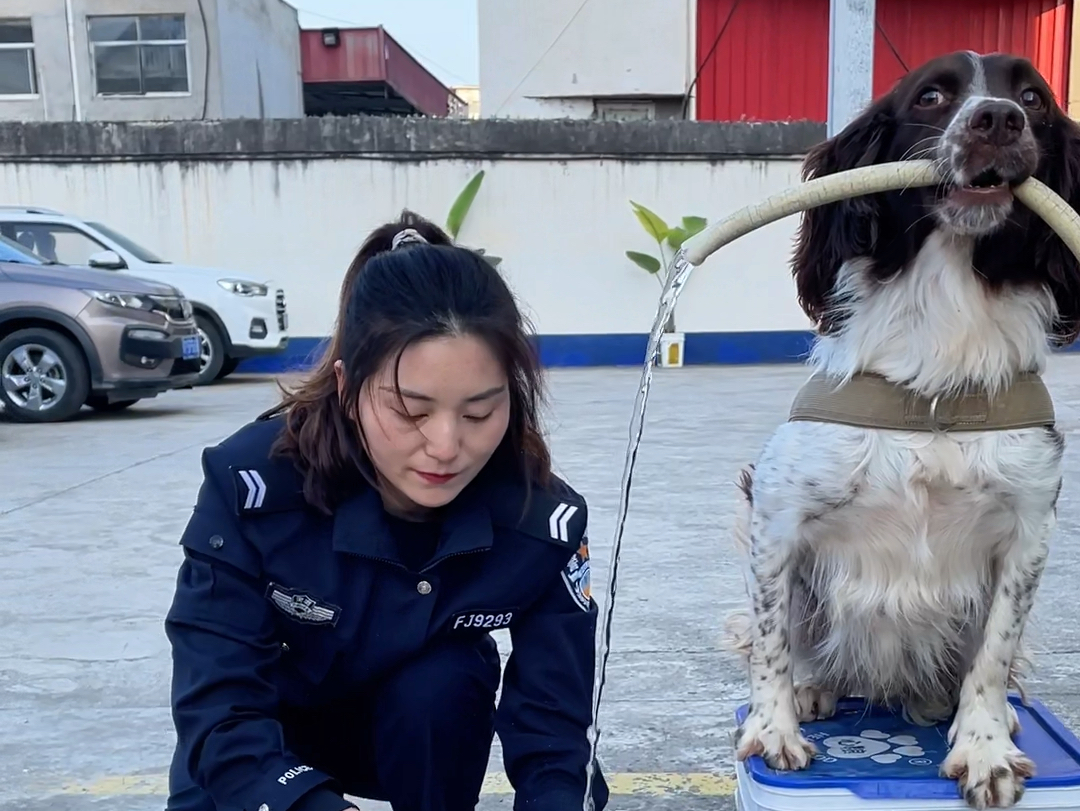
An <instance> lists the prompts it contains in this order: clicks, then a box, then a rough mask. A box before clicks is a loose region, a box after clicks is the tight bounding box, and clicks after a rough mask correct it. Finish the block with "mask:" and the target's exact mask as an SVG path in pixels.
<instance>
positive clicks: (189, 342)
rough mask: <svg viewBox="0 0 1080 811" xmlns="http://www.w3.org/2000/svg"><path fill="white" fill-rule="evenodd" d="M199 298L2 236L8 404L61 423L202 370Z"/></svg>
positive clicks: (0, 353)
mask: <svg viewBox="0 0 1080 811" xmlns="http://www.w3.org/2000/svg"><path fill="white" fill-rule="evenodd" d="M199 349H200V346H199V335H198V331H197V330H196V327H195V321H194V319H193V317H192V308H191V304H190V303H189V302H188V301H187V299H185V298H184V297H183V296H181V295H180V292H179V291H178V290H177V289H176V288H175V287H172V286H170V285H166V284H160V283H158V282H152V281H149V280H146V279H140V278H138V277H133V276H117V275H115V274H111V273H109V272H107V271H104V270H93V269H91V268H82V267H73V266H71V265H60V264H57V263H55V262H48V261H47V260H44V259H42V258H41V257H39V256H38V255H36V254H34V253H31V252H29V251H27V250H26V249H25V248H23V247H22V246H21V245H18V244H16V243H14V242H12V241H11V240H8V239H5V238H3V237H0V404H2V405H3V410H4V413H5V414H6V415H7V416H8V417H9V418H11V419H14V420H17V421H21V422H57V421H60V420H65V419H68V418H70V417H72V416H74V415H75V414H76V413H77V412H78V411H79V409H81V408H82V407H83V406H84V405H88V406H90V407H91V408H94V409H97V410H100V411H118V410H121V409H124V408H127V407H128V406H130V405H132V404H133V403H136V402H138V401H139V400H142V399H145V398H147V397H154V396H156V395H158V394H161V393H162V392H166V391H169V390H171V389H177V388H190V387H191V386H193V385H194V383H195V381H196V380H197V379H198V376H199V368H200V363H199Z"/></svg>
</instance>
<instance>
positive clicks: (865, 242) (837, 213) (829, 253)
mask: <svg viewBox="0 0 1080 811" xmlns="http://www.w3.org/2000/svg"><path fill="white" fill-rule="evenodd" d="M894 120H895V119H894V117H893V113H892V99H891V97H890V96H886V97H885V98H883V99H881V100H879V101H878V102H876V103H875V104H873V105H871V106H870V107H869V108H868V109H867V110H865V111H864V112H863V113H862V114H861V115H860V116H859V117H858V118H856V119H855V120H854V121H852V122H851V123H850V124H848V125H847V126H846V127H845V128H844V129H843V130H842V131H841V132H839V133H837V134H836V135H835V136H833V137H832V138H830V139H829V140H827V141H825V142H823V143H820V144H818V145H817V146H815V147H813V148H812V149H811V150H810V151H809V152H808V153H807V155H806V160H805V161H804V163H803V172H802V176H803V180H812V179H814V178H817V177H823V176H825V175H831V174H835V173H837V172H844V171H847V170H849V169H855V168H858V167H860V166H867V165H869V164H872V163H877V162H879V159H880V158H882V157H883V155H884V154H885V150H886V149H887V148H888V143H889V140H890V138H891V134H892V131H893V122H894ZM878 205H879V203H878V202H877V201H876V200H875V199H874V198H873V197H872V196H864V197H856V198H855V199H852V200H842V201H840V202H838V203H828V204H826V205H823V206H819V207H818V208H813V209H810V210H809V211H807V212H805V213H804V214H803V215H802V222H801V224H800V226H799V231H798V236H797V239H796V244H795V254H794V258H793V260H792V275H793V276H794V278H795V288H796V291H797V293H798V297H799V304H800V305H801V306H802V308H803V311H804V312H805V313H806V314H807V316H809V317H810V319H811V320H812V321H813V322H814V324H815V325H816V326H817V327H818V329H819V330H820V331H821V332H826V333H827V332H829V331H831V329H832V328H833V326H834V323H833V319H832V317H831V316H830V298H831V295H832V293H833V292H834V290H833V288H834V286H835V284H836V276H837V273H838V272H839V270H840V266H841V265H842V264H843V263H844V262H846V261H847V260H849V259H853V258H855V257H857V256H864V255H866V254H867V253H869V252H870V249H871V248H872V246H873V243H874V239H875V236H876V219H877V217H876V214H877V207H878Z"/></svg>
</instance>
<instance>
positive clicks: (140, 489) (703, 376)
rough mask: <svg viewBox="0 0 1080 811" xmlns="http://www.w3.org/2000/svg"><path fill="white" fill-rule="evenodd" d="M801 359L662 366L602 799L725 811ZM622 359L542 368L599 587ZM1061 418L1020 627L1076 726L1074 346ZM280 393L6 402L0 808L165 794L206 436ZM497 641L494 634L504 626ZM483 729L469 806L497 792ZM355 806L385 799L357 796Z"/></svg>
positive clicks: (625, 384)
mask: <svg viewBox="0 0 1080 811" xmlns="http://www.w3.org/2000/svg"><path fill="white" fill-rule="evenodd" d="M804 374H805V372H804V370H803V369H802V368H800V367H795V366H788V367H710V368H702V367H692V368H685V369H680V370H658V372H657V375H656V378H655V384H654V387H653V392H652V396H651V399H650V403H649V414H648V421H647V427H646V431H645V437H644V443H643V445H642V449H641V453H640V455H639V459H638V464H637V468H636V473H635V485H634V490H633V494H632V498H631V503H630V514H629V519H628V522H627V527H626V535H625V538H624V549H623V558H622V561H621V567H620V572H619V591H618V595H617V601H618V602H617V605H616V610H615V616H614V619H615V621H614V628H613V649H612V655H611V660H610V666H609V671H608V684H607V687H606V692H605V701H604V705H603V708H602V711H601V719H600V720H601V726H602V736H603V737H602V741H601V757H602V759H603V763H604V766H605V769H606V771H607V772H608V774H609V775H610V780H611V783H612V787H613V789H614V791H615V795H614V796H613V799H612V803H611V805H610V808H612V809H645V808H649V809H658V811H665V810H666V809H687V811H695V810H696V809H715V810H716V811H730V809H732V808H733V807H734V803H733V799H732V789H733V781H732V778H731V774H732V764H731V746H730V733H731V729H732V725H733V722H732V716H733V713H734V710H735V708H736V706H737V705H738V704H739V703H741V702H742V701H743V700H744V697H745V694H746V690H745V685H744V679H743V675H742V673H741V672H740V671H739V670H738V669H736V668H735V667H734V666H733V664H732V662H731V661H730V660H729V659H728V658H727V657H726V656H725V655H724V654H723V653H722V652H721V651H720V650H719V647H718V638H719V628H720V624H721V622H722V619H723V616H724V614H725V612H726V611H727V610H728V609H730V608H731V607H733V606H735V605H737V604H739V603H740V601H741V599H742V595H743V588H742V584H741V580H740V576H739V572H738V570H737V568H736V567H735V565H734V562H733V561H734V558H733V553H732V549H731V543H730V540H729V537H728V530H729V527H730V523H731V505H732V503H733V499H734V497H735V490H734V487H733V485H732V482H733V480H734V477H735V475H736V474H737V472H738V470H739V468H740V466H741V465H743V464H744V463H745V462H746V461H748V460H750V459H752V458H753V457H754V456H755V454H756V452H757V450H758V448H759V447H760V445H761V443H762V442H763V441H764V439H765V438H766V436H767V435H768V433H769V432H770V430H771V429H772V428H773V427H774V426H775V425H776V424H777V423H779V422H781V421H782V420H783V419H784V418H785V416H786V411H787V407H788V404H789V401H790V397H791V395H792V394H793V392H794V391H795V390H796V388H797V387H798V385H799V383H800V382H801V380H802V379H803V377H804ZM638 376H639V371H638V370H636V369H580V370H554V371H553V372H552V373H551V377H550V380H551V414H550V418H549V423H548V424H549V427H550V430H551V434H552V443H553V448H554V455H555V459H556V462H557V465H558V468H559V470H560V473H561V474H562V475H563V476H564V477H565V478H567V479H568V480H569V481H570V482H572V483H573V485H574V486H575V487H576V488H577V489H578V490H579V491H580V492H582V493H583V494H584V495H585V496H586V497H587V498H588V500H589V506H590V515H591V528H590V537H591V540H592V550H593V551H592V556H593V562H594V566H593V571H594V575H593V577H594V585H593V593H594V595H595V596H596V597H597V598H599V599H602V598H603V595H604V592H605V584H606V579H607V576H608V572H609V563H610V560H609V557H610V548H611V540H612V533H613V530H614V525H615V516H616V510H617V507H618V501H619V483H620V479H621V475H622V469H623V462H624V456H625V452H626V444H627V438H628V432H627V428H628V424H629V420H630V416H631V411H632V407H633V397H634V393H635V390H636V387H637V383H638ZM1048 378H1049V382H1050V385H1051V387H1052V390H1053V392H1054V394H1055V397H1056V400H1057V405H1058V411H1059V415H1060V419H1061V423H1062V427H1063V428H1064V429H1065V431H1066V433H1067V434H1068V438H1069V443H1068V448H1067V451H1066V459H1067V465H1068V472H1067V476H1066V481H1065V485H1064V489H1063V492H1062V496H1061V502H1060V515H1059V530H1058V533H1057V536H1056V539H1055V544H1054V551H1053V554H1052V557H1051V561H1050V566H1049V569H1048V571H1047V573H1046V576H1045V578H1044V580H1043V585H1042V588H1041V590H1040V592H1039V596H1038V602H1037V605H1036V609H1035V615H1034V618H1033V621H1032V626H1031V633H1032V636H1031V644H1032V647H1033V649H1034V652H1035V664H1036V667H1037V670H1036V674H1035V678H1034V679H1033V680H1032V681H1031V682H1030V685H1029V690H1030V693H1031V694H1032V695H1033V696H1034V697H1036V698H1039V699H1041V700H1043V701H1044V702H1045V703H1047V704H1048V705H1049V706H1050V708H1051V709H1052V710H1054V711H1055V712H1057V713H1058V715H1059V717H1061V718H1062V719H1063V720H1064V721H1065V722H1066V723H1067V724H1068V725H1070V726H1071V727H1072V728H1073V729H1076V730H1080V702H1078V700H1077V694H1078V692H1080V680H1078V679H1077V673H1078V670H1080V638H1078V635H1077V628H1080V603H1078V602H1077V601H1075V600H1073V599H1072V597H1073V596H1074V595H1075V593H1076V583H1077V582H1080V577H1078V575H1080V572H1078V569H1080V552H1078V551H1077V538H1078V522H1080V438H1078V437H1077V433H1078V428H1080V357H1061V358H1057V359H1056V360H1055V362H1054V364H1053V366H1052V369H1051V372H1050V374H1049V376H1048ZM274 399H275V388H274V384H273V381H272V380H271V379H269V378H259V377H247V378H245V377H237V378H236V379H235V380H233V379H230V380H227V381H225V382H223V383H222V384H220V385H217V386H213V387H210V388H206V389H198V390H194V391H180V392H172V393H169V394H166V395H163V396H161V397H159V398H157V399H155V400H151V401H147V402H145V403H142V404H139V405H137V406H136V407H134V408H133V409H131V410H130V411H129V412H127V413H123V414H117V415H105V416H102V415H97V414H91V413H90V412H86V413H85V414H84V415H83V417H82V418H80V419H77V420H75V421H72V422H69V423H63V424H57V425H41V426H24V425H15V424H11V423H6V422H0V460H2V464H0V473H2V481H3V487H2V488H0V552H2V554H0V560H2V563H3V565H2V567H0V572H2V574H3V577H4V578H5V584H4V587H3V588H2V590H0V732H2V734H0V764H3V766H4V768H3V779H2V780H0V809H2V811H88V810H89V809H94V808H102V809H109V811H150V810H151V809H162V808H163V806H164V799H165V797H164V793H165V789H166V778H165V774H166V770H167V767H168V764H169V760H170V756H171V752H172V747H173V741H174V736H173V731H172V726H171V722H170V717H169V710H168V694H169V667H170V658H169V649H168V645H167V642H166V640H165V637H164V634H163V631H162V618H163V616H164V614H165V611H166V609H167V607H168V604H169V601H170V599H171V596H172V588H173V582H174V577H175V572H176V567H177V565H178V563H179V561H180V557H181V555H180V549H179V547H178V545H177V539H178V538H179V536H180V533H181V530H182V528H183V526H184V524H185V522H186V521H187V518H188V515H189V512H190V509H191V507H192V504H193V503H194V500H195V496H196V491H197V489H198V485H199V481H200V469H199V453H200V450H201V449H202V448H203V447H204V446H206V445H208V444H212V443H214V442H217V441H218V440H220V439H222V438H224V437H225V436H227V435H228V434H229V433H231V432H232V431H233V430H235V429H236V428H237V427H239V426H240V425H241V424H243V423H244V422H246V421H247V420H249V419H251V418H253V417H255V416H256V415H257V414H258V413H259V412H260V411H261V410H262V409H264V408H265V407H267V406H269V405H271V404H272V403H273V402H274ZM507 642H508V640H507V639H506V638H505V637H499V643H500V646H502V647H504V652H505V647H506V645H507ZM512 802H513V799H512V794H511V793H510V790H509V787H508V786H507V784H506V780H505V777H504V776H503V774H502V771H501V763H500V761H499V752H498V748H497V747H496V749H495V751H494V752H493V755H492V763H491V768H490V773H489V778H488V783H487V786H486V788H485V792H484V795H483V800H482V802H481V806H480V808H481V811H492V810H493V809H510V808H511V807H512ZM362 807H363V808H364V809H368V808H382V807H384V806H380V805H378V804H370V803H364V804H362Z"/></svg>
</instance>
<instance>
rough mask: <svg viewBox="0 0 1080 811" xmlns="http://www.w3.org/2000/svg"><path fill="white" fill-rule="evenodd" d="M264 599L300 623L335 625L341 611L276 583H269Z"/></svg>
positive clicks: (334, 606)
mask: <svg viewBox="0 0 1080 811" xmlns="http://www.w3.org/2000/svg"><path fill="white" fill-rule="evenodd" d="M266 597H267V599H269V600H270V602H271V603H273V604H274V606H275V607H276V608H277V609H278V610H279V611H281V612H282V613H283V614H286V615H288V616H290V617H292V618H293V619H296V620H299V621H300V622H309V623H312V624H315V625H337V621H338V617H340V616H341V609H340V608H338V607H337V606H336V605H331V604H330V603H324V602H321V601H319V600H316V599H315V598H313V597H311V596H309V595H307V594H303V593H302V592H299V591H296V590H295V589H290V588H286V587H285V586H282V585H279V584H277V583H271V584H270V585H269V586H268V587H267V589H266Z"/></svg>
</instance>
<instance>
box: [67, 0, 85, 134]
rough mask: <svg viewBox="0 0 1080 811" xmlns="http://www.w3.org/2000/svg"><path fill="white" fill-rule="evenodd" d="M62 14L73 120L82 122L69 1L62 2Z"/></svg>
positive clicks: (73, 19) (73, 24) (73, 26)
mask: <svg viewBox="0 0 1080 811" xmlns="http://www.w3.org/2000/svg"><path fill="white" fill-rule="evenodd" d="M64 12H65V13H66V14H67V30H68V58H69V59H71V92H72V95H73V96H74V97H75V120H76V121H82V99H81V98H80V93H79V66H78V63H76V61H75V12H74V11H72V9H71V0H64Z"/></svg>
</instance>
